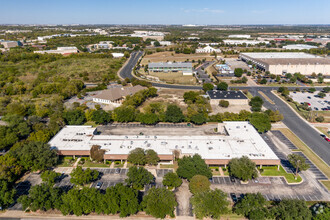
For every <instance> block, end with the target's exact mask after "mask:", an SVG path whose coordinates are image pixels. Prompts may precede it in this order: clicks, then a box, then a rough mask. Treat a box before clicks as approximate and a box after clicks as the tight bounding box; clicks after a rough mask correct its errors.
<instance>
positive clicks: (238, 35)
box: [228, 34, 251, 39]
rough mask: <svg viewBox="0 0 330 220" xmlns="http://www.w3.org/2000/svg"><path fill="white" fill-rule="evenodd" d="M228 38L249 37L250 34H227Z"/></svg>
mask: <svg viewBox="0 0 330 220" xmlns="http://www.w3.org/2000/svg"><path fill="white" fill-rule="evenodd" d="M228 38H246V39H248V38H251V35H247V34H237V35H229V36H228Z"/></svg>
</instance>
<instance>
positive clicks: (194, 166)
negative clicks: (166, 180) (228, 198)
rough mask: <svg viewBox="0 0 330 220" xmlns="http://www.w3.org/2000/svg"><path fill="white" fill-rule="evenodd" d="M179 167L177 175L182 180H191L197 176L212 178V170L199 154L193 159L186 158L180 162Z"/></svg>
mask: <svg viewBox="0 0 330 220" xmlns="http://www.w3.org/2000/svg"><path fill="white" fill-rule="evenodd" d="M178 165H179V168H178V169H177V174H178V176H179V177H181V178H184V179H188V180H190V179H191V178H192V177H193V176H195V175H204V176H206V177H207V178H211V177H212V172H211V170H210V169H209V167H208V166H207V165H206V163H205V161H204V160H203V159H202V158H201V156H200V155H198V154H195V155H194V156H193V157H187V156H184V157H183V158H182V159H180V160H179V161H178Z"/></svg>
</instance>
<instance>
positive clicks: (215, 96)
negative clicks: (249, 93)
mask: <svg viewBox="0 0 330 220" xmlns="http://www.w3.org/2000/svg"><path fill="white" fill-rule="evenodd" d="M206 95H207V96H208V98H209V99H210V104H211V105H219V101H220V100H225V101H228V102H229V104H230V105H247V104H249V99H248V98H247V97H246V96H245V95H244V93H243V92H241V91H221V90H209V91H207V92H206Z"/></svg>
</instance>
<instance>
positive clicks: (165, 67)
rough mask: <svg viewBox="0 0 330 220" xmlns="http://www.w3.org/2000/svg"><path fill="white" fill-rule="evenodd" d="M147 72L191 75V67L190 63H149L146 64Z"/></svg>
mask: <svg viewBox="0 0 330 220" xmlns="http://www.w3.org/2000/svg"><path fill="white" fill-rule="evenodd" d="M148 71H149V72H165V73H167V72H182V75H192V74H193V67H192V63H190V62H185V63H172V62H168V63H162V62H160V63H149V64H148Z"/></svg>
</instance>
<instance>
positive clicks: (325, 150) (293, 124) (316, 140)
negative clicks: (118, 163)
mask: <svg viewBox="0 0 330 220" xmlns="http://www.w3.org/2000/svg"><path fill="white" fill-rule="evenodd" d="M142 54H143V52H141V51H139V52H133V53H132V54H131V57H130V59H129V61H128V63H127V64H126V65H125V66H124V67H123V69H122V70H121V71H120V72H119V74H120V76H121V77H122V78H126V77H127V78H130V79H132V78H133V77H134V76H133V75H132V70H133V68H134V66H135V65H136V63H137V62H138V60H139V58H140V57H141V56H142ZM152 85H153V86H155V87H161V88H168V89H187V90H200V89H202V87H201V86H182V85H171V84H162V83H152ZM231 88H237V89H247V90H249V91H250V92H251V94H252V95H253V96H256V95H258V91H262V92H264V93H265V94H266V95H267V96H268V97H269V98H270V99H271V100H273V102H274V103H275V105H272V104H271V103H269V102H268V101H267V100H266V99H264V98H263V97H262V96H261V97H262V98H263V99H264V106H265V107H266V108H269V109H272V110H279V111H280V112H281V113H282V114H283V115H284V119H283V123H284V124H285V125H286V126H287V127H288V128H289V129H290V130H291V131H292V132H294V133H295V134H296V135H297V136H298V137H299V138H300V139H301V140H302V141H303V142H305V143H306V144H307V145H308V146H309V147H310V148H311V149H312V150H313V151H314V152H315V153H316V154H317V155H318V156H319V157H321V158H322V159H323V160H324V161H325V162H326V163H327V164H328V165H329V164H330V145H329V143H328V142H326V141H325V140H324V139H323V138H321V136H320V133H319V132H317V131H316V130H315V129H314V128H312V127H311V126H310V125H309V124H307V123H306V122H305V121H304V120H302V119H301V118H300V117H299V116H297V115H296V113H295V112H294V111H293V110H292V109H291V108H290V107H288V106H287V104H286V103H284V102H283V101H282V100H281V99H279V98H278V97H277V96H275V95H274V94H273V93H272V92H271V91H272V90H277V89H278V88H279V87H262V86H255V87H231ZM288 88H289V89H295V88H299V87H288ZM300 88H301V87H300ZM304 88H308V87H304ZM317 90H321V88H317Z"/></svg>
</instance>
